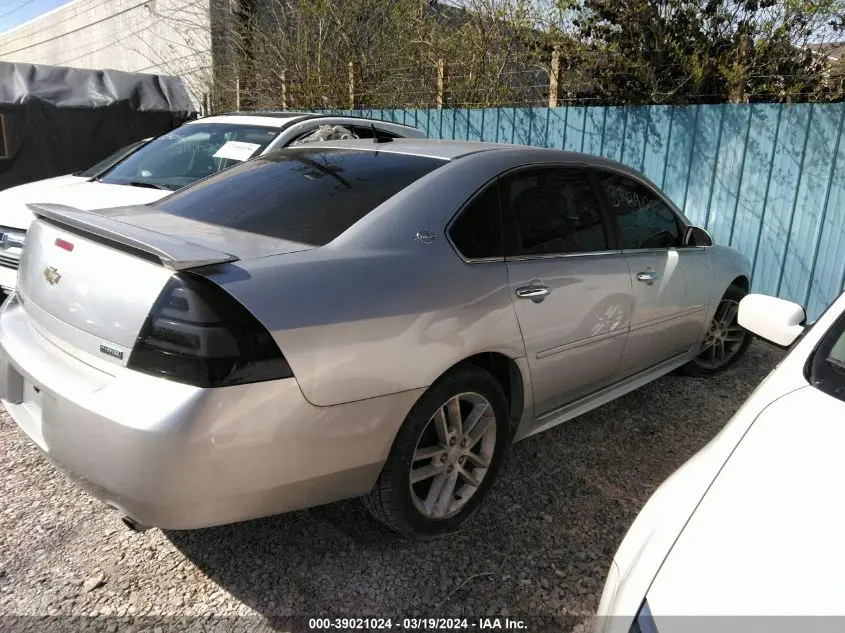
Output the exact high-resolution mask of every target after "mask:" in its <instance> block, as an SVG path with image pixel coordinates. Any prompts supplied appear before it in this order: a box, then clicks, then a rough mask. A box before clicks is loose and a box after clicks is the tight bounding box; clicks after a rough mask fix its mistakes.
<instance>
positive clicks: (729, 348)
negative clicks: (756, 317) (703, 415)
mask: <svg viewBox="0 0 845 633" xmlns="http://www.w3.org/2000/svg"><path fill="white" fill-rule="evenodd" d="M746 294H748V292H747V291H746V290H743V289H742V288H740V287H739V286H729V287H728V289H727V291H726V292H725V295H724V296H723V297H722V300H721V301H720V302H719V305H718V307H717V308H716V312H715V313H714V314H713V318H712V319H711V321H710V323H709V324H708V326H707V332H706V334H705V336H704V341H702V343H701V351H700V352H699V354H698V356H696V357H695V358H694V359H692V360H691V361H690V362H688V363H687V364H686V365H684V366H683V367H681V371H682V372H683V373H685V374H687V375H688V376H715V375H717V374H721V373H722V372H724V371H726V370H728V369H730V368H731V367H733V366H734V365H735V364H736V363H737V362H738V361H739V359H740V358H742V356H743V354H745V352H746V350H747V349H748V346H749V345H751V333H750V332H748V330H746V329H745V328H743V327H742V326H741V325H740V324H739V322H738V321H737V315H738V314H739V302H740V301H741V300H742V298H743V297H744V296H745V295H746Z"/></svg>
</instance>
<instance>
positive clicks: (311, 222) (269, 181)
mask: <svg viewBox="0 0 845 633" xmlns="http://www.w3.org/2000/svg"><path fill="white" fill-rule="evenodd" d="M446 162H447V161H445V160H442V159H437V158H430V157H423V156H409V155H406V154H396V153H390V152H381V151H361V150H350V149H335V148H326V147H316V146H308V145H305V146H302V147H296V148H291V149H286V150H283V151H280V152H273V153H270V154H267V155H265V156H261V157H259V158H256V159H253V160H251V161H248V162H245V163H243V164H241V165H237V166H235V167H232V168H231V169H228V170H226V171H223V172H220V173H219V174H216V175H214V176H212V177H210V178H206V179H205V180H202V181H200V182H197V183H195V184H194V185H192V186H189V187H186V188H185V189H182V190H180V191H179V192H177V193H174V194H173V195H170V196H168V197H167V198H164V199H162V200H160V201H159V202H157V203H155V204H154V205H153V206H155V207H156V208H158V209H160V210H162V211H164V212H166V213H171V214H173V215H178V216H180V217H184V218H190V219H192V220H198V221H200V222H206V223H209V224H214V225H217V226H223V227H227V228H232V229H237V230H241V231H247V232H250V233H257V234H260V235H265V236H268V237H275V238H280V239H284V240H290V241H293V242H301V243H303V244H311V245H314V246H322V245H324V244H328V243H329V242H331V241H332V240H333V239H335V238H336V237H338V236H339V235H340V234H341V233H343V232H344V231H346V229H348V228H349V227H351V226H352V225H353V224H355V223H356V222H357V221H358V220H360V219H361V218H363V217H364V216H366V215H367V214H368V213H369V212H370V211H372V210H373V209H375V208H376V207H377V206H379V205H380V204H381V203H383V202H384V201H386V200H387V199H388V198H391V197H392V196H394V195H395V194H397V193H399V192H400V191H401V190H402V189H404V188H406V187H407V186H408V185H410V184H411V183H413V182H415V181H416V180H418V179H420V178H422V177H423V176H425V175H426V174H428V173H429V172H431V171H433V170H434V169H436V168H437V167H440V166H441V165H444V164H446Z"/></svg>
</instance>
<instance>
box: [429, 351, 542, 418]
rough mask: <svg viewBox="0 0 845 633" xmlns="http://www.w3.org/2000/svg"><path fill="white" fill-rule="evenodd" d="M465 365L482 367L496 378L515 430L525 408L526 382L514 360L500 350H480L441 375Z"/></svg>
mask: <svg viewBox="0 0 845 633" xmlns="http://www.w3.org/2000/svg"><path fill="white" fill-rule="evenodd" d="M467 365H472V366H474V367H479V368H480V369H484V370H485V371H487V372H488V373H490V375H492V376H493V378H495V379H496V382H498V383H499V386H501V388H502V391H503V392H504V394H505V398H506V400H507V402H508V409H509V416H510V419H511V427H512V429H513V430H516V427H517V425H518V424H519V422H520V420H521V419H522V415H523V413H524V412H525V409H526V384H527V383H526V376H523V373H522V370H521V369H520V367H519V365H518V364H517V362H516V360H514V359H513V358H511V357H510V356H507V355H505V354H502V353H501V352H480V353H478V354H473V355H472V356H469V357H467V358H464V359H463V360H461V361H459V362H457V363H455V364H454V365H452V366H451V367H450V368H449V369H448V370H446V371H445V372H443V374H442V375H441V377H442V376H445V375H446V374H448V373H449V372H451V371H454V370H455V369H457V368H459V367H464V366H467Z"/></svg>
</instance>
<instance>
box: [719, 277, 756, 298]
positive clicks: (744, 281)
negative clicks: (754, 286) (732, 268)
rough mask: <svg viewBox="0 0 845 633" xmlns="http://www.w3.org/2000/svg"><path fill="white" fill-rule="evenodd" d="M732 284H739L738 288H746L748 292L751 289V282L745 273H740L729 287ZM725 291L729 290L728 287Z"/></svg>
mask: <svg viewBox="0 0 845 633" xmlns="http://www.w3.org/2000/svg"><path fill="white" fill-rule="evenodd" d="M730 286H737V287H738V288H742V289H743V290H745V292H748V291H749V290H750V289H751V282H750V281H749V279H748V277H746V276H745V275H739V276H738V277H736V278H734V280H733V281H732V282H731V283H730V284H729V285H728V287H730ZM725 291H727V288H725ZM723 294H724V293H723Z"/></svg>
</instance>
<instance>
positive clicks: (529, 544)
mask: <svg viewBox="0 0 845 633" xmlns="http://www.w3.org/2000/svg"><path fill="white" fill-rule="evenodd" d="M780 358H781V352H779V351H777V350H775V349H774V348H772V347H770V346H767V345H766V344H764V343H761V342H755V343H754V344H753V345H752V346H751V348H750V349H749V352H748V354H747V356H746V357H745V358H744V359H743V361H742V362H741V363H740V364H739V366H738V367H737V368H735V369H734V370H732V371H731V372H729V373H727V374H725V375H723V376H721V377H718V378H716V379H711V380H707V379H693V378H685V377H679V376H674V375H673V376H668V377H665V378H663V379H661V380H659V381H657V382H655V383H653V384H651V385H649V386H647V387H645V388H643V389H641V390H639V391H636V392H634V393H632V394H630V395H628V396H626V397H623V398H621V399H619V400H617V401H615V402H613V403H611V404H608V405H605V406H604V407H601V408H599V409H597V410H596V411H594V412H592V413H590V414H588V415H584V416H582V417H580V418H578V419H576V420H573V421H571V422H569V423H567V424H564V425H561V426H559V427H557V428H555V429H553V430H551V431H548V432H546V433H545V434H542V435H539V436H536V437H534V438H531V439H528V440H526V441H524V442H521V443H519V444H517V445H516V446H515V447H514V449H513V451H512V453H511V458H510V461H509V463H508V466H507V467H506V468H505V470H504V471H503V473H502V476H501V478H500V481H499V483H498V484H497V486H496V487H495V488H494V489H493V492H492V494H491V496H490V497H489V498H488V499H487V500H486V503H485V504H484V505H483V506H482V509H481V511H480V512H479V513H478V514H477V515H476V517H475V519H474V521H473V522H472V523H471V524H470V526H468V527H467V528H466V529H465V530H464V531H463V532H461V533H459V534H457V535H454V536H451V537H448V538H445V539H442V540H439V541H435V542H431V543H426V544H416V543H406V542H403V541H401V540H399V539H398V538H397V537H394V536H393V535H392V534H391V533H389V532H387V531H386V530H384V529H383V528H381V527H380V526H379V525H376V524H374V523H373V522H371V521H370V519H369V518H368V517H367V515H366V514H364V513H363V511H361V510H360V509H359V507H358V505H357V503H355V502H344V503H339V504H334V505H331V506H326V507H322V508H316V509H313V510H308V511H302V512H296V513H292V514H288V515H283V516H279V517H273V518H268V519H261V520H257V521H251V522H247V523H241V524H237V525H232V526H225V527H220V528H213V529H207V530H198V531H193V532H169V533H162V532H161V531H159V530H150V531H148V532H146V533H143V534H135V533H133V532H131V531H129V530H127V529H126V528H124V527H123V525H122V524H121V523H120V521H119V520H118V517H117V516H116V515H114V514H112V513H109V512H104V511H103V508H102V507H101V506H100V505H99V504H98V503H97V502H96V501H94V500H93V499H91V498H89V497H88V496H86V495H85V494H83V493H81V492H79V491H77V489H76V488H74V487H73V486H72V485H71V484H70V483H69V482H68V481H67V480H65V479H64V478H63V477H62V476H61V475H59V474H57V472H56V471H55V470H54V469H53V467H52V466H51V465H50V464H49V463H47V462H46V460H45V459H44V458H43V457H42V456H41V454H40V453H39V452H38V451H37V450H36V449H35V448H34V446H33V445H32V444H31V443H30V442H29V441H27V440H25V439H24V437H23V435H22V434H21V433H20V432H19V431H18V429H17V428H16V427H15V426H14V424H13V423H12V422H11V421H10V420H9V418H8V417H7V416H6V414H5V412H3V413H2V414H0V616H9V615H17V616H23V615H26V616H32V615H61V616H71V615H79V616H92V615H97V614H99V615H100V616H111V617H106V618H99V619H98V621H99V622H101V623H104V628H107V629H109V630H117V629H118V628H119V629H120V630H126V627H124V626H123V624H120V626H118V624H119V623H120V622H125V621H120V622H119V621H118V620H117V619H115V617H114V616H133V617H139V616H149V617H150V618H152V619H147V620H144V622H145V623H146V624H149V625H150V626H152V624H155V625H156V626H155V627H153V628H146V629H143V627H142V629H143V630H150V631H156V632H158V631H161V630H164V629H162V627H163V626H165V625H166V624H167V623H168V622H170V623H171V624H172V623H173V622H182V623H183V624H184V622H186V620H178V619H177V618H173V617H172V616H186V615H187V616H214V617H229V616H248V615H251V616H253V619H250V618H243V617H241V618H238V619H232V620H227V621H226V622H229V623H230V624H231V623H232V622H236V621H237V622H246V621H251V622H262V623H263V624H262V625H261V626H264V627H271V628H276V629H284V628H285V626H286V625H283V624H281V623H280V622H279V621H276V624H272V622H274V620H273V618H275V617H284V616H291V615H294V616H307V617H317V616H344V615H346V616H353V617H354V616H359V617H360V616H365V615H370V616H381V617H388V616H389V617H393V618H397V617H400V618H401V617H403V616H414V615H424V616H436V617H449V616H458V615H464V616H472V617H481V616H486V615H491V616H492V615H496V616H508V615H510V616H514V617H515V616H519V617H527V616H553V615H558V616H560V615H567V616H570V617H572V618H575V619H574V620H573V619H567V620H566V622H568V623H571V624H572V625H573V626H575V627H576V628H584V627H585V626H586V625H587V624H588V621H589V616H590V615H591V614H592V613H594V612H595V609H596V607H597V605H598V600H599V597H600V595H601V590H602V587H603V584H604V578H605V574H606V571H607V568H608V565H609V563H610V559H611V557H612V555H613V552H614V551H615V549H616V547H617V546H618V545H619V542H620V540H621V539H622V537H623V536H624V535H625V532H626V530H627V528H628V526H629V525H630V523H631V521H632V520H633V519H634V517H635V516H636V514H637V512H638V511H639V509H640V508H641V507H642V505H643V504H644V503H645V501H646V500H647V498H648V497H649V495H650V494H651V493H652V492H653V491H654V490H655V488H657V486H658V485H659V484H660V483H661V482H662V481H663V480H664V479H665V478H666V477H667V476H668V475H669V474H670V473H671V472H672V471H673V470H675V469H676V468H677V467H678V466H680V465H681V464H682V463H684V461H686V460H687V459H688V458H689V457H690V456H692V455H693V454H694V453H695V452H696V451H697V450H698V449H700V448H701V447H702V446H704V444H706V443H707V441H708V440H709V439H710V438H711V437H713V436H714V435H715V434H716V433H717V432H718V431H719V429H721V428H722V426H723V425H724V424H725V422H727V421H728V419H729V418H730V416H731V415H732V414H733V413H734V411H735V410H736V409H737V408H738V407H739V405H740V404H741V403H742V401H743V400H744V399H745V398H746V396H747V395H748V394H749V393H750V392H751V390H752V389H753V388H754V387H755V386H756V385H757V384H758V383H759V382H760V380H762V378H763V377H764V376H765V375H766V374H767V373H768V372H769V370H770V369H771V368H772V367H774V365H775V364H776V363H777V362H778V361H779V359H780ZM258 616H262V617H258ZM267 618H269V619H270V622H271V624H270V625H268V624H267V620H266V619H267ZM547 620H549V621H551V619H550V618H547ZM4 622H5V623H6V625H7V627H6V630H9V628H10V627H9V626H8V625H9V623H10V622H11V620H8V619H4V618H3V617H0V630H3V629H4V627H3V623H4ZM22 622H23V620H21V621H19V622H18V624H19V625H21V626H22ZM66 622H67V621H66ZM136 622H141V620H140V619H139V620H136ZM151 623H152V624H151ZM559 624H560V620H559V621H558V625H555V626H558V628H560V626H559ZM139 626H140V625H139ZM145 626H146V625H145ZM287 626H290V625H287ZM18 628H21V627H20V626H19V627H18ZM39 628H41V629H43V627H40V626H34V630H35V629H39ZM70 628H72V629H79V628H80V627H79V626H76V625H74V626H73V627H70ZM165 628H166V627H165ZM177 628H182V629H183V628H184V627H177ZM224 628H226V627H224ZM230 628H231V627H230ZM294 628H295V627H294ZM565 628H571V627H570V626H569V625H568V624H567V625H566V627H565ZM68 630H70V629H68ZM206 630H207V629H206Z"/></svg>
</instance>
